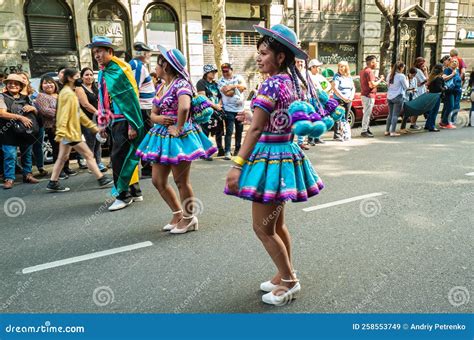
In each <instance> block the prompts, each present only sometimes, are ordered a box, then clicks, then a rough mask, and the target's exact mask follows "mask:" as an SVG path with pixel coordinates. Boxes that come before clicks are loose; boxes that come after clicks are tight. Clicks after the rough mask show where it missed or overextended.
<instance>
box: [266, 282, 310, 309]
mask: <svg viewBox="0 0 474 340" xmlns="http://www.w3.org/2000/svg"><path fill="white" fill-rule="evenodd" d="M281 281H283V282H296V284H295V285H294V286H293V287H291V288H290V289H288V288H287V287H284V286H279V288H277V289H281V290H282V291H284V293H283V294H281V295H275V294H273V291H272V292H270V293H267V294H264V295H262V301H263V302H264V303H267V304H269V305H274V306H284V305H286V304H288V303H290V302H291V301H292V300H293V299H294V298H295V296H296V294H297V293H299V292H300V291H301V285H300V282H299V280H298V279H294V280H285V279H281Z"/></svg>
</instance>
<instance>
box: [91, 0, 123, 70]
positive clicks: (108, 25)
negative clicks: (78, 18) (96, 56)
mask: <svg viewBox="0 0 474 340" xmlns="http://www.w3.org/2000/svg"><path fill="white" fill-rule="evenodd" d="M89 25H90V32H91V38H92V37H93V36H97V35H101V36H106V37H108V38H110V39H111V40H112V43H113V44H114V45H115V46H117V47H118V48H117V49H116V50H115V51H114V53H115V55H116V56H117V57H120V58H125V59H130V55H129V52H130V38H129V32H128V14H127V12H126V11H125V9H124V8H123V7H122V6H121V5H119V4H118V3H117V2H116V1H113V0H100V1H96V2H95V3H93V4H92V6H91V8H90V10H89ZM94 62H95V61H94Z"/></svg>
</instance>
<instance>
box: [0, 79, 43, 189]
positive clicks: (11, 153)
mask: <svg viewBox="0 0 474 340" xmlns="http://www.w3.org/2000/svg"><path fill="white" fill-rule="evenodd" d="M3 82H4V84H5V91H4V92H2V93H0V132H1V133H0V145H1V146H2V151H3V172H4V174H3V176H4V183H3V188H4V189H11V188H12V187H13V183H14V181H15V165H16V160H17V153H18V147H19V148H20V152H21V165H22V168H23V169H22V172H23V183H29V184H36V183H38V182H39V181H38V180H37V179H36V178H35V177H33V174H32V167H33V160H32V148H33V143H34V141H35V140H36V138H37V137H38V134H39V124H38V120H37V119H36V114H37V112H38V111H37V109H36V108H35V107H34V106H33V105H32V104H33V103H32V102H31V99H30V98H29V97H28V96H27V95H23V94H21V91H22V90H23V89H24V88H25V87H26V86H27V85H28V84H27V83H26V81H25V80H24V78H23V77H21V76H20V75H18V74H10V75H8V77H7V78H6V79H5V80H4V81H3ZM34 131H36V134H35V133H34Z"/></svg>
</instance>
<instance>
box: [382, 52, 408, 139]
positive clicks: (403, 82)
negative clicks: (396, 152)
mask: <svg viewBox="0 0 474 340" xmlns="http://www.w3.org/2000/svg"><path fill="white" fill-rule="evenodd" d="M404 71H405V63H403V62H402V61H397V62H396V63H395V65H393V67H392V71H391V72H390V75H389V76H388V79H387V82H388V91H387V101H388V110H389V115H388V117H387V125H386V127H385V136H389V135H390V137H398V136H400V134H399V133H396V132H395V130H396V128H397V122H398V116H399V115H400V112H401V111H402V108H403V103H404V101H405V98H406V91H407V89H408V79H407V77H406V76H405V74H404V73H403V72H404Z"/></svg>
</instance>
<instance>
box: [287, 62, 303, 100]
mask: <svg viewBox="0 0 474 340" xmlns="http://www.w3.org/2000/svg"><path fill="white" fill-rule="evenodd" d="M288 68H289V70H290V73H291V80H292V81H293V85H294V86H295V90H296V94H297V96H298V99H300V100H304V99H303V95H302V93H301V87H300V84H299V83H298V76H297V73H296V66H295V63H291V65H290V66H289V67H288Z"/></svg>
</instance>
